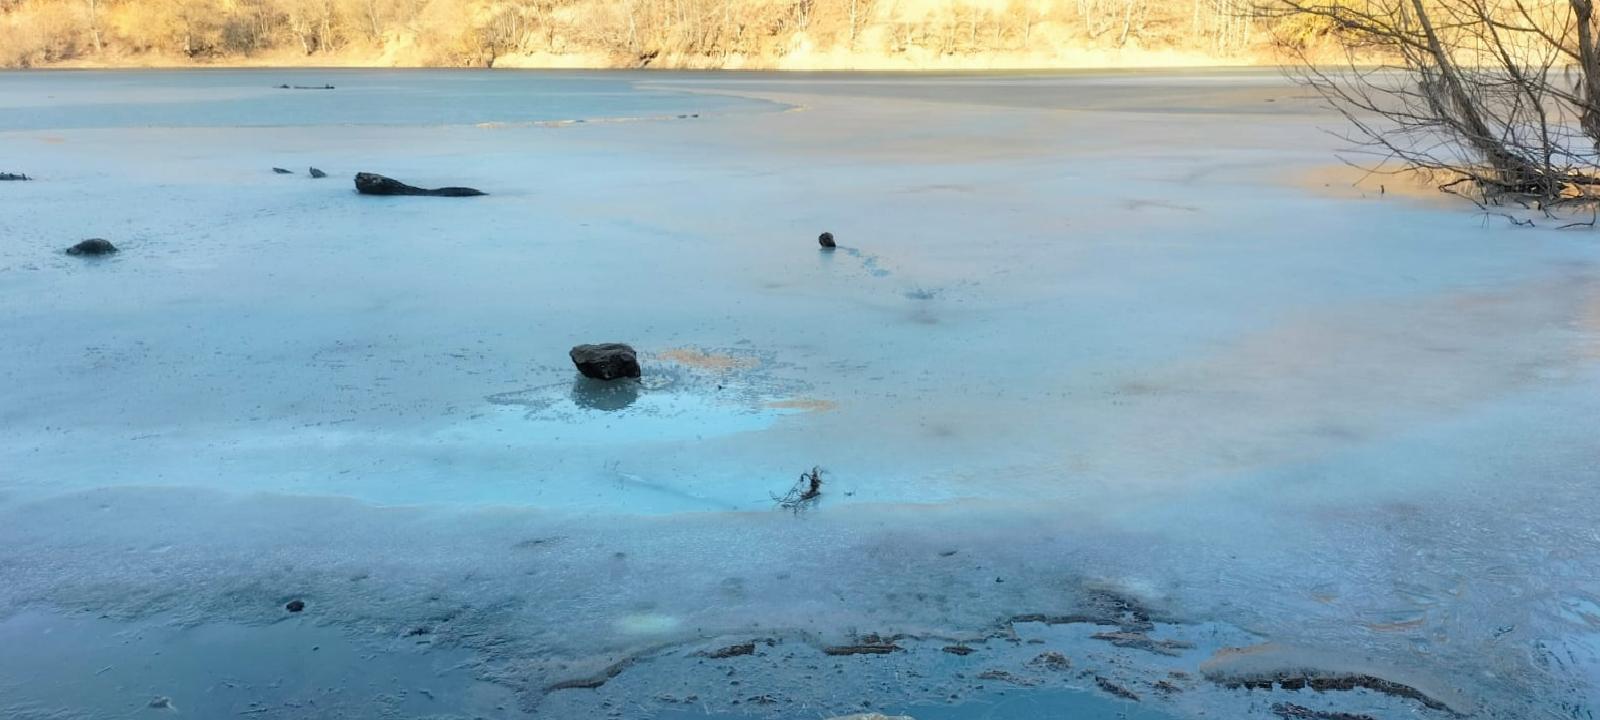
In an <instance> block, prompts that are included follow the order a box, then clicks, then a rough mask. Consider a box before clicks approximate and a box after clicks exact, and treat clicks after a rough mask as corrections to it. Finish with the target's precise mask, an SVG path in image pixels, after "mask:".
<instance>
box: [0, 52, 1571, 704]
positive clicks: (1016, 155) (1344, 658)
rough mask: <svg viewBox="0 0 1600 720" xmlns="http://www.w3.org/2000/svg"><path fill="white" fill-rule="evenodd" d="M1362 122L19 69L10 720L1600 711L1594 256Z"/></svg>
mask: <svg viewBox="0 0 1600 720" xmlns="http://www.w3.org/2000/svg"><path fill="white" fill-rule="evenodd" d="M280 84H288V85H291V86H322V85H324V84H327V85H332V86H334V89H332V90H293V89H279V88H277V87H275V86H277V85H280ZM1338 127H1339V125H1338V118H1336V117H1334V116H1332V115H1331V114H1329V113H1327V112H1325V111H1323V110H1321V109H1319V107H1318V105H1317V104H1316V103H1315V102H1314V101H1312V100H1311V99H1309V98H1307V97H1305V95H1304V93H1303V92H1302V91H1301V90H1299V89H1298V88H1295V87H1293V86H1291V85H1288V84H1287V83H1285V82H1284V81H1282V80H1280V79H1279V78H1278V77H1277V76H1275V75H1273V74H1270V73H1244V72H1207V73H1194V74H1172V73H1169V74H1150V73H1119V74H1062V75H1048V76H1030V75H961V76H950V77H939V76H875V75H782V76H780V75H766V74H692V73H683V74H676V73H648V74H628V73H520V72H506V71H498V72H400V71H385V72H380V71H343V70H341V71H293V72H285V71H248V72H234V71H230V72H222V71H216V72H121V73H88V72H84V73H79V72H71V73H66V72H61V73H56V72H51V73H32V74H17V73H11V74H5V73H0V171H11V172H26V173H28V174H29V175H30V176H33V177H34V178H36V179H35V181H33V182H25V183H24V182H10V183H0V337H3V338H5V342H4V343H0V608H3V609H0V716H5V717H20V718H102V717H104V718H113V717H114V718H122V717H142V716H146V715H148V716H150V717H160V714H161V713H181V714H186V715H188V716H190V717H208V718H209V717H230V716H234V715H235V714H243V716H244V717H251V718H263V719H265V720H272V719H275V718H308V717H329V718H333V717H385V718H387V717H396V718H400V717H405V718H409V717H439V718H475V717H487V718H501V717H505V718H520V717H554V718H579V717H623V718H642V719H647V720H648V719H653V718H659V719H661V720H683V719H684V718H691V717H708V716H709V717H717V718H724V717H740V716H757V717H781V718H806V719H808V720H809V719H811V718H822V717H829V716H832V715H843V714H848V713H850V712H862V711H865V710H872V711H883V712H890V713H891V714H893V713H895V712H904V713H908V714H911V715H913V716H915V717H917V718H919V719H920V720H927V719H928V718H933V719H935V720H944V719H949V718H964V717H974V718H976V717H986V718H996V719H1005V718H1022V717H1062V718H1102V717H1104V718H1110V717H1121V716H1124V715H1125V716H1127V717H1133V718H1149V719H1156V718H1159V719H1161V720H1168V719H1169V718H1201V717H1206V718H1218V717H1260V718H1279V717H1288V718H1296V717H1303V718H1312V719H1313V720H1315V719H1316V718H1322V719H1323V720H1335V719H1342V720H1350V718H1355V717H1360V716H1363V715H1365V716H1371V717H1376V718H1394V717H1420V718H1446V717H1452V716H1471V717H1485V718H1533V717H1549V718H1557V717H1559V718H1588V717H1590V713H1592V712H1593V711H1594V709H1595V707H1596V706H1597V705H1600V529H1597V528H1600V525H1597V524H1596V521H1595V518H1596V517H1597V513H1600V495H1597V493H1596V492H1595V488H1596V484H1597V483H1600V242H1597V241H1596V239H1595V236H1594V235H1593V234H1592V233H1591V232H1583V231H1580V232H1570V231H1569V232H1558V231H1555V230H1548V229H1544V228H1539V229H1533V230H1527V229H1515V228H1510V227H1507V226H1506V224H1505V223H1504V222H1501V221H1498V220H1485V218H1484V217H1483V216H1482V215H1479V214H1475V212H1474V211H1473V209H1472V208H1471V207H1470V206H1466V207H1463V206H1459V205H1453V204H1451V203H1448V202H1445V201H1443V200H1440V199H1436V198H1429V197H1418V196H1415V195H1414V194H1411V193H1402V192H1397V191H1396V190H1397V189H1398V188H1396V187H1395V186H1394V185H1393V184H1391V185H1390V186H1389V187H1387V188H1385V191H1384V192H1383V193H1382V194H1380V193H1379V192H1377V191H1376V186H1377V184H1379V183H1380V182H1382V181H1381V179H1379V180H1372V179H1369V180H1367V181H1365V182H1364V183H1363V184H1362V185H1361V186H1360V187H1354V188H1352V187H1350V186H1349V185H1348V182H1349V180H1344V181H1340V180H1338V179H1336V178H1341V177H1348V176H1347V175H1344V174H1340V173H1335V172H1330V168H1332V167H1333V166H1334V165H1336V163H1337V160H1336V159H1335V158H1334V155H1333V150H1334V149H1335V148H1336V147H1338V141H1337V140H1336V139H1335V138H1333V137H1331V136H1329V135H1328V134H1327V133H1326V132H1324V130H1325V129H1337V128H1338ZM311 166H315V167H317V168H320V169H322V170H324V171H326V172H327V173H328V174H329V177H328V178H326V179H318V180H314V179H311V178H309V177H308V176H307V175H306V169H307V168H308V167H311ZM273 167H282V168H287V169H291V170H293V171H294V173H293V174H288V175H281V174H276V173H274V172H273V171H272V168H273ZM358 171H373V172H381V173H384V174H386V175H389V176H391V177H394V178H397V179H401V180H404V181H407V182H412V183H415V184H420V185H426V186H430V187H432V186H442V185H468V186H473V187H478V188H482V189H484V190H486V191H488V192H489V193H490V194H489V195H488V196H487V197H481V198H466V199H448V198H418V197H412V198H373V197H363V196H358V195H356V194H355V193H354V191H353V188H352V185H351V182H350V178H351V176H352V175H353V174H354V173H356V172H358ZM1392 182H1393V181H1391V183H1392ZM823 230H828V231H831V232H833V233H834V234H835V235H836V236H837V237H838V241H839V245H840V248H839V249H838V250H836V251H833V252H822V251H820V250H819V249H818V247H817V243H816V236H817V234H818V233H819V232H822V231H823ZM86 237H105V238H108V239H111V240H112V241H113V242H115V243H116V244H117V245H118V246H119V247H121V248H122V252H121V253H119V254H117V255H115V256H112V257H110V258H107V259H85V258H79V257H69V256H67V255H65V254H63V253H62V252H61V250H62V249H63V248H65V247H67V246H69V245H71V244H73V243H75V242H77V241H78V240H81V239H83V238H86ZM612 341H620V342H629V343H632V344H633V345H634V346H636V347H637V348H639V350H640V351H641V353H642V355H643V357H642V361H643V364H644V370H645V378H644V380H643V382H641V383H639V384H637V385H624V386H605V385H600V384H597V383H593V382H591V381H586V380H580V379H579V378H578V377H577V375H576V373H575V372H574V371H573V368H572V365H571V363H570V362H569V361H568V359H567V355H566V353H567V349H568V348H570V347H571V346H573V345H575V344H579V343H590V342H612ZM813 466H820V467H821V468H822V469H823V473H824V475H823V477H824V478H825V481H826V483H825V487H824V494H823V497H822V499H821V502H820V504H818V505H817V506H816V507H814V508H812V509H810V510H809V511H807V512H805V513H801V514H798V515H796V514H791V513H786V512H780V511H775V510H774V509H773V505H774V503H773V499H772V496H773V495H774V494H782V493H783V492H784V491H785V490H787V489H788V488H789V486H790V485H791V484H792V483H794V481H795V478H796V477H797V476H798V475H799V474H800V473H801V472H802V471H804V470H808V469H810V468H811V467H813ZM295 600H298V601H301V602H303V603H305V606H304V609H303V610H302V611H301V612H298V613H290V612H287V611H286V609H285V605H286V604H287V603H289V602H291V601H295ZM1096 636H1098V637H1096ZM746 642H752V643H753V644H752V645H751V646H749V648H748V652H747V651H746V650H745V645H744V643H746ZM313 648H315V649H313ZM1239 648H1243V650H1239ZM730 649H732V650H731V651H730ZM952 649H954V650H953V651H952ZM965 651H970V652H965ZM830 653H831V654H830ZM161 658H169V659H170V661H168V660H163V659H161ZM1057 658H1059V659H1060V661H1057ZM352 659H355V660H352ZM1274 680H1276V681H1277V682H1276V684H1273V687H1272V688H1271V689H1267V688H1265V687H1263V685H1264V684H1272V682H1271V681H1274ZM1252 686H1253V687H1252ZM1302 686H1303V687H1302ZM1134 698H1137V700H1135V699H1134ZM162 699H165V702H161V700H162ZM1297 713H1298V714H1297ZM1317 713H1324V714H1322V715H1318V714H1317ZM1327 713H1347V714H1348V715H1331V714H1327Z"/></svg>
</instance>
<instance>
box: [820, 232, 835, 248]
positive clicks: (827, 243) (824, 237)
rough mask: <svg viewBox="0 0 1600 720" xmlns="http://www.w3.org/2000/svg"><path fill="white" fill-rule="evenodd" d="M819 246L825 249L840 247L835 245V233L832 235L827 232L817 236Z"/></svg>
mask: <svg viewBox="0 0 1600 720" xmlns="http://www.w3.org/2000/svg"><path fill="white" fill-rule="evenodd" d="M817 244H818V245H821V246H823V247H825V248H834V247H838V246H837V245H835V244H834V243H833V233H831V232H825V233H823V234H821V235H818V236H817Z"/></svg>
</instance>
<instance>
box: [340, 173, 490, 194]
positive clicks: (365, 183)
mask: <svg viewBox="0 0 1600 720" xmlns="http://www.w3.org/2000/svg"><path fill="white" fill-rule="evenodd" d="M356 192H358V193H361V194H362V195H430V196H434V197H474V196H477V195H486V194H488V193H485V192H483V191H482V190H478V189H476V188H469V187H442V188H434V189H431V190H430V189H427V188H419V187H415V186H412V185H407V184H405V183H403V182H400V181H399V180H394V179H391V178H386V177H384V176H382V175H379V174H377V173H369V172H362V173H356Z"/></svg>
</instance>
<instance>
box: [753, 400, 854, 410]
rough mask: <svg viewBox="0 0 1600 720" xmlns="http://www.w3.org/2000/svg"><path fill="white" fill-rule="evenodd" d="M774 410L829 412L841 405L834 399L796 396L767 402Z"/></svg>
mask: <svg viewBox="0 0 1600 720" xmlns="http://www.w3.org/2000/svg"><path fill="white" fill-rule="evenodd" d="M766 406H767V407H769V408H772V409H774V410H803V411H805V412H828V411H829V410H834V409H837V408H838V407H839V403H836V402H834V401H832V400H820V399H817V398H795V399H793V400H775V401H773V402H769V403H767V404H766Z"/></svg>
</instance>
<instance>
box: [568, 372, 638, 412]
mask: <svg viewBox="0 0 1600 720" xmlns="http://www.w3.org/2000/svg"><path fill="white" fill-rule="evenodd" d="M639 387H640V385H639V382H638V381H637V380H611V381H605V380H594V379H591V378H586V377H582V376H579V377H578V378H576V379H574V380H573V381H572V402H573V404H575V405H577V406H578V407H581V408H587V409H590V410H604V411H607V412H614V411H617V410H623V409H625V408H627V407H628V406H629V405H632V404H633V403H634V401H636V400H638V399H639Z"/></svg>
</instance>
